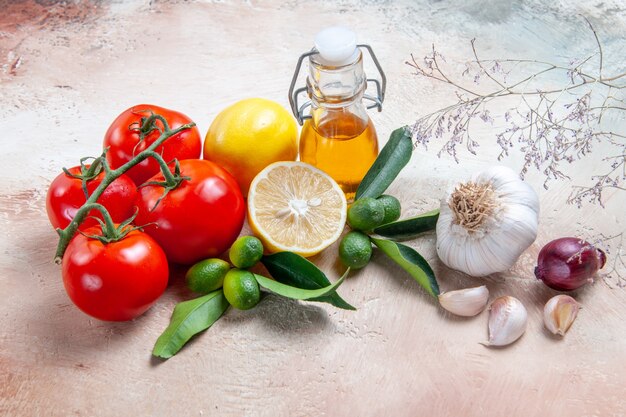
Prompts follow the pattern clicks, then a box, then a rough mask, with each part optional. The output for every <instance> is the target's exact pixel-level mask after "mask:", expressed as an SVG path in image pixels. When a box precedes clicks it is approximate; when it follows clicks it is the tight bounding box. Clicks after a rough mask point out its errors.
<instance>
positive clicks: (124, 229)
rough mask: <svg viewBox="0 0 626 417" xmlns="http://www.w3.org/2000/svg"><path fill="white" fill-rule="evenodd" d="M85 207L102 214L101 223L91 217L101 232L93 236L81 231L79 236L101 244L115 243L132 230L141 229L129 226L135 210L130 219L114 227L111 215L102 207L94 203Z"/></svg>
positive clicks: (135, 214) (134, 215)
mask: <svg viewBox="0 0 626 417" xmlns="http://www.w3.org/2000/svg"><path fill="white" fill-rule="evenodd" d="M87 207H88V208H90V209H96V210H98V211H100V213H102V217H103V218H104V221H103V220H101V219H99V218H97V217H91V218H93V219H94V220H96V221H97V222H98V223H99V224H100V230H101V231H102V233H101V234H98V235H95V234H88V233H85V232H83V231H82V230H79V231H78V233H80V234H81V235H83V236H85V237H88V238H89V239H95V240H98V241H100V242H101V243H103V244H107V243H111V242H117V241H118V240H122V239H124V238H125V237H126V235H127V234H129V233H130V232H132V231H134V230H141V229H142V227H143V226H132V225H131V223H132V222H133V221H134V220H135V217H137V213H138V210H135V213H134V214H133V215H132V216H131V217H129V218H128V219H126V220H124V221H123V222H122V223H120V224H119V225H116V224H115V223H114V222H113V219H112V218H111V215H110V214H109V212H108V211H107V209H106V208H105V207H104V206H103V205H101V204H98V203H94V204H88V205H87Z"/></svg>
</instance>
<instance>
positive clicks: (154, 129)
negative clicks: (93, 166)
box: [104, 104, 202, 185]
mask: <svg viewBox="0 0 626 417" xmlns="http://www.w3.org/2000/svg"><path fill="white" fill-rule="evenodd" d="M153 114H159V115H161V116H163V118H164V119H165V120H166V121H167V123H168V124H169V127H170V129H172V130H175V129H177V128H179V127H180V126H182V125H185V124H188V123H191V119H189V117H187V116H185V115H184V114H182V113H179V112H177V111H174V110H169V109H165V108H163V107H159V106H155V105H152V104H139V105H136V106H133V107H131V108H129V109H127V110H125V111H124V112H122V114H120V115H119V116H118V117H117V118H116V119H115V120H114V121H113V123H112V124H111V126H110V127H109V129H108V130H107V132H106V134H105V135H104V148H105V149H106V148H108V151H107V153H106V158H107V161H108V162H109V165H110V166H111V168H113V169H115V168H118V167H120V166H122V165H124V164H125V163H126V162H128V161H130V160H131V159H133V158H134V157H135V156H136V155H137V154H139V153H140V152H141V151H143V150H145V149H146V148H148V147H149V146H150V145H151V144H152V143H154V142H155V141H156V140H157V139H158V138H159V136H160V135H161V133H162V131H163V124H162V123H161V121H155V123H153V124H152V123H151V124H144V123H143V122H144V120H146V118H148V117H150V116H151V115H153ZM201 151H202V139H201V137H200V132H199V131H198V128H197V127H196V126H193V127H192V128H190V129H185V130H183V131H181V132H178V133H177V134H175V135H173V136H172V137H170V138H169V139H168V140H167V141H165V142H164V143H163V144H162V145H160V146H158V147H157V148H156V149H155V152H156V153H158V154H160V155H161V156H162V157H163V159H164V160H166V161H172V160H173V159H174V158H176V159H179V160H182V159H197V158H199V157H200V153H201ZM158 172H159V164H158V163H157V162H156V161H155V160H154V159H152V158H147V159H144V160H143V161H141V162H140V163H139V164H137V165H136V166H134V167H132V168H131V169H130V170H128V171H127V172H126V175H128V176H129V177H130V178H132V180H133V181H134V182H135V184H137V185H140V184H142V183H143V182H145V181H146V180H147V179H149V178H150V177H152V176H153V175H155V174H157V173H158Z"/></svg>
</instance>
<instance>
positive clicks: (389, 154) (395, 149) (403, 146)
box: [354, 126, 413, 200]
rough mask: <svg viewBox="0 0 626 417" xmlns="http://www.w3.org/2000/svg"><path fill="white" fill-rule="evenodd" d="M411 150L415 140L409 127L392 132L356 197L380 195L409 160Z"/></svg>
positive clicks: (358, 189)
mask: <svg viewBox="0 0 626 417" xmlns="http://www.w3.org/2000/svg"><path fill="white" fill-rule="evenodd" d="M411 152H413V140H412V139H411V131H410V130H409V128H408V127H406V126H405V127H401V128H399V129H396V130H394V131H393V132H391V136H390V137H389V141H387V143H386V144H385V146H384V147H383V149H382V150H381V151H380V154H379V155H378V157H377V158H376V160H375V161H374V163H373V164H372V166H371V168H370V169H369V171H367V174H365V177H363V180H362V181H361V183H360V184H359V187H358V188H357V190H356V195H355V197H354V199H355V200H358V199H360V198H363V197H371V198H378V197H380V196H381V195H382V193H384V192H385V190H386V189H387V187H389V185H390V184H391V183H392V182H393V180H395V179H396V177H397V176H398V174H399V173H400V171H401V170H402V168H404V166H405V165H406V164H407V163H408V162H409V160H410V159H411Z"/></svg>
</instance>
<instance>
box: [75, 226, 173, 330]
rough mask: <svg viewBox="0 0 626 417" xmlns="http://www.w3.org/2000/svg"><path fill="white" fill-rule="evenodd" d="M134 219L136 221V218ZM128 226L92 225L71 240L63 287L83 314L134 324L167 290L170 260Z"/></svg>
mask: <svg viewBox="0 0 626 417" xmlns="http://www.w3.org/2000/svg"><path fill="white" fill-rule="evenodd" d="M131 220H132V219H131ZM127 223H128V222H126V223H122V224H121V225H119V226H116V225H113V223H112V222H111V221H110V218H109V220H108V221H107V224H105V225H103V226H102V227H97V226H96V227H92V228H89V229H87V230H86V231H84V232H83V233H79V234H77V235H76V236H74V238H73V239H72V240H71V241H70V243H69V245H68V246H67V249H66V251H65V255H64V256H63V283H64V285H65V289H66V291H67V294H68V295H69V297H70V299H71V300H72V301H73V302H74V304H76V306H77V307H78V308H80V309H81V310H82V311H83V312H85V313H87V314H89V315H90V316H92V317H95V318H97V319H100V320H107V321H125V320H131V319H133V318H135V317H137V316H139V315H141V314H143V313H144V312H145V311H146V310H148V309H149V308H150V307H151V306H152V304H154V302H155V301H156V300H157V299H158V298H159V297H160V296H161V294H163V292H164V291H165V288H166V287H167V281H168V275H169V269H168V264H167V258H166V256H165V253H164V252H163V250H162V249H161V248H160V247H159V245H158V244H157V243H156V242H155V241H154V239H152V238H151V237H150V236H148V235H147V234H146V233H143V232H142V231H140V230H138V229H137V228H134V227H131V226H129V225H128V224H127Z"/></svg>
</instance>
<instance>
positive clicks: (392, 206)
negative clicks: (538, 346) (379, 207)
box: [377, 194, 400, 224]
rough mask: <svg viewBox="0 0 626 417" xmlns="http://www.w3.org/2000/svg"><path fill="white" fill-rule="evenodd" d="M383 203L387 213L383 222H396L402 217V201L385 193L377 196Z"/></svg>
mask: <svg viewBox="0 0 626 417" xmlns="http://www.w3.org/2000/svg"><path fill="white" fill-rule="evenodd" d="M377 200H378V201H380V202H381V203H383V209H384V210H385V215H384V216H383V222H382V223H381V224H386V223H391V222H395V221H396V220H398V219H399V218H400V201H399V200H398V199H397V198H395V197H394V196H392V195H387V194H383V195H381V196H380V197H378V198H377Z"/></svg>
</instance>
